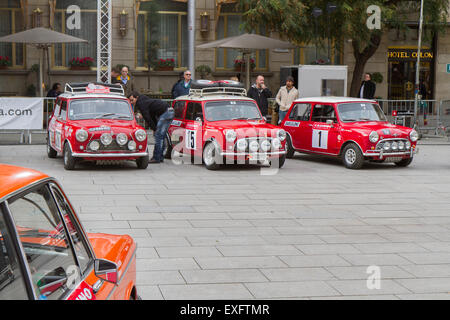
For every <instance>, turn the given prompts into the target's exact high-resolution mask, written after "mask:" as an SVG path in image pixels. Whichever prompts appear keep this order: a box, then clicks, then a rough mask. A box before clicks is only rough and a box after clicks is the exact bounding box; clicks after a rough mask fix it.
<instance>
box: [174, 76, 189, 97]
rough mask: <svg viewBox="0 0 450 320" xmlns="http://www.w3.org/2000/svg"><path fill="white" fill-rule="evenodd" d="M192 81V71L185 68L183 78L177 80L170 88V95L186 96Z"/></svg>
mask: <svg viewBox="0 0 450 320" xmlns="http://www.w3.org/2000/svg"><path fill="white" fill-rule="evenodd" d="M191 83H192V73H191V71H189V70H186V71H185V72H184V74H183V80H181V81H178V83H177V84H176V85H175V87H174V88H173V90H172V96H173V98H174V99H176V98H178V97H181V96H186V95H188V94H189V90H190V89H191Z"/></svg>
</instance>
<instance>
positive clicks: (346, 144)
mask: <svg viewBox="0 0 450 320" xmlns="http://www.w3.org/2000/svg"><path fill="white" fill-rule="evenodd" d="M350 143H354V144H356V145H357V146H358V148H359V150H360V151H361V153H362V154H364V151H363V149H362V148H361V146H360V144H359V143H358V142H356V141H355V140H347V141H345V142H344V143H343V144H342V146H341V149H340V150H339V155H340V156H342V151H344V149H345V147H346V146H348V145H349V144H350Z"/></svg>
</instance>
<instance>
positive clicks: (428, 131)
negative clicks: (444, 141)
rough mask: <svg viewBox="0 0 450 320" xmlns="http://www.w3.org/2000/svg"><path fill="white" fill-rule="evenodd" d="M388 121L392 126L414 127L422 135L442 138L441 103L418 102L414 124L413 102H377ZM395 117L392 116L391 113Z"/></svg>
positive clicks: (431, 101)
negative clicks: (394, 113)
mask: <svg viewBox="0 0 450 320" xmlns="http://www.w3.org/2000/svg"><path fill="white" fill-rule="evenodd" d="M377 101H378V103H379V104H380V107H381V108H382V109H383V111H384V113H385V114H386V116H387V118H388V120H389V121H390V122H392V123H394V124H400V125H403V126H406V127H411V128H412V127H415V128H416V130H417V131H418V132H419V133H421V134H422V135H432V136H442V135H443V134H442V131H443V129H442V127H443V124H442V121H441V117H442V115H441V109H442V101H436V100H419V102H418V106H417V118H416V123H414V100H377ZM394 111H395V112H396V113H397V115H396V116H394V115H393V112H394Z"/></svg>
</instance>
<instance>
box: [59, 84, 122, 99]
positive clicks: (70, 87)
mask: <svg viewBox="0 0 450 320" xmlns="http://www.w3.org/2000/svg"><path fill="white" fill-rule="evenodd" d="M64 92H65V93H70V94H86V93H106V94H117V95H122V96H124V95H125V91H124V89H123V87H122V86H121V85H120V84H109V83H101V82H81V83H66V86H65V88H64Z"/></svg>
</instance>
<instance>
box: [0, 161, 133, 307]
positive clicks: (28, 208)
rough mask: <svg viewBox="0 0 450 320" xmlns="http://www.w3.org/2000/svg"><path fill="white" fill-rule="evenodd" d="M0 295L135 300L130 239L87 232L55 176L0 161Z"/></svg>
mask: <svg viewBox="0 0 450 320" xmlns="http://www.w3.org/2000/svg"><path fill="white" fill-rule="evenodd" d="M0 246H1V252H0V299H1V300H6V299H13V300H24V299H31V300H59V299H61V300H96V299H100V300H105V299H111V300H129V299H131V300H135V299H139V296H138V294H137V290H136V243H135V242H134V240H133V239H132V238H131V237H130V236H127V235H124V236H119V235H110V234H87V233H86V232H85V231H84V229H83V227H82V225H81V222H80V221H79V219H78V217H77V215H76V213H75V210H74V209H73V207H72V205H71V204H70V202H69V200H68V199H67V196H66V195H65V193H64V192H63V191H62V188H61V187H60V185H59V184H58V182H56V180H55V179H53V178H50V177H49V176H47V175H45V174H43V173H41V172H38V171H34V170H30V169H25V168H20V167H15V166H10V165H3V164H0Z"/></svg>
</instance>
